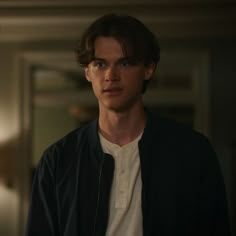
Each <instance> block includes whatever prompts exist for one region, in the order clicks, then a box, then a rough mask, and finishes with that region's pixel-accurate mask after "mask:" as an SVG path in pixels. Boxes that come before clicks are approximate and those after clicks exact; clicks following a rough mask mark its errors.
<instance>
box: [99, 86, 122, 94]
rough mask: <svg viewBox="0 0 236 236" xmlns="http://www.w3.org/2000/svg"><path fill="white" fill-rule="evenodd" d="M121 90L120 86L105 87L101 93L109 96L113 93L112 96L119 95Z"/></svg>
mask: <svg viewBox="0 0 236 236" xmlns="http://www.w3.org/2000/svg"><path fill="white" fill-rule="evenodd" d="M122 91H123V89H122V88H120V87H111V88H105V89H103V93H104V94H107V95H111V96H112V95H113V96H115V95H119V94H121V93H122Z"/></svg>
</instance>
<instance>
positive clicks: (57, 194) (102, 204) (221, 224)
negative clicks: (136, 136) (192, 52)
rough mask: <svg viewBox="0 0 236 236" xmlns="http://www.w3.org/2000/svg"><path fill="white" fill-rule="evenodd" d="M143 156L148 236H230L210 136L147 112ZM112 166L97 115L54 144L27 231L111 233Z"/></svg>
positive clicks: (29, 234)
mask: <svg viewBox="0 0 236 236" xmlns="http://www.w3.org/2000/svg"><path fill="white" fill-rule="evenodd" d="M139 154H140V163H141V176H142V213H143V235H144V236H177V235H178V236H185V235H186V236H187V235H188V236H194V235H196V236H197V235H198V236H204V235H207V236H228V235H229V220H228V212H227V201H226V194H225V188H224V182H223V178H222V175H221V171H220V167H219V163H218V160H217V158H216V155H215V153H214V151H213V149H212V147H211V145H210V144H209V142H208V140H207V138H206V137H204V136H203V135H201V134H200V133H197V132H195V131H193V130H192V129H190V128H187V127H185V126H184V125H180V124H177V123H176V122H173V121H170V120H167V119H163V118H160V117H159V116H158V115H155V114H152V113H148V118H147V124H146V127H145V130H144V133H143V135H142V138H141V140H140V142H139ZM113 172H114V161H113V158H112V156H110V155H108V154H105V153H103V151H102V148H101V145H100V141H99V136H98V121H97V120H95V121H93V122H91V123H90V124H88V125H85V126H83V127H81V128H78V129H76V130H74V131H72V132H71V133H69V134H68V135H66V136H65V137H64V138H62V139H61V140H59V141H58V142H56V143H55V144H53V145H51V146H50V147H49V148H47V150H46V151H45V152H44V154H43V156H42V158H41V160H40V162H39V164H38V167H37V170H36V174H35V177H34V182H33V186H32V197H31V203H30V209H29V216H28V222H27V225H26V236H105V232H106V227H107V222H108V217H109V216H108V212H109V197H110V190H111V184H112V179H113ZM122 236H125V235H122ZM127 236H134V235H127Z"/></svg>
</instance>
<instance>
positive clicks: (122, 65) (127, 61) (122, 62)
mask: <svg viewBox="0 0 236 236" xmlns="http://www.w3.org/2000/svg"><path fill="white" fill-rule="evenodd" d="M129 65H130V62H129V60H128V59H124V60H122V61H121V62H120V66H121V67H127V66H129Z"/></svg>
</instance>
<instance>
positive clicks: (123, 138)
mask: <svg viewBox="0 0 236 236" xmlns="http://www.w3.org/2000/svg"><path fill="white" fill-rule="evenodd" d="M145 123H146V114H145V111H144V109H143V108H142V109H138V110H136V111H129V112H114V111H109V112H106V113H103V112H100V114H99V132H100V133H101V135H102V136H103V137H104V138H106V139H107V140H109V141H110V142H112V143H115V144H118V145H119V146H123V145H125V144H127V143H129V142H131V141H133V140H134V139H135V138H137V137H138V136H139V135H140V134H141V132H143V130H144V127H145Z"/></svg>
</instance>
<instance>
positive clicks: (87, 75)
mask: <svg viewBox="0 0 236 236" xmlns="http://www.w3.org/2000/svg"><path fill="white" fill-rule="evenodd" d="M84 75H85V77H86V79H87V80H88V82H91V80H90V76H89V68H88V67H85V68H84Z"/></svg>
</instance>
